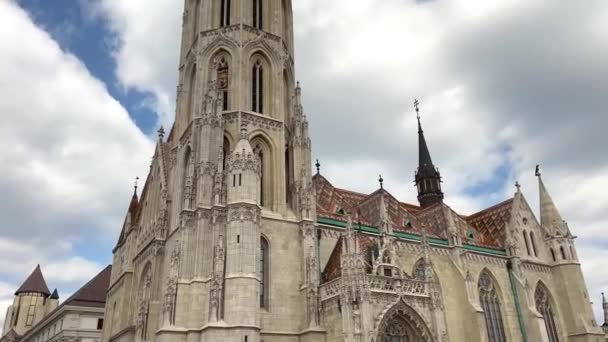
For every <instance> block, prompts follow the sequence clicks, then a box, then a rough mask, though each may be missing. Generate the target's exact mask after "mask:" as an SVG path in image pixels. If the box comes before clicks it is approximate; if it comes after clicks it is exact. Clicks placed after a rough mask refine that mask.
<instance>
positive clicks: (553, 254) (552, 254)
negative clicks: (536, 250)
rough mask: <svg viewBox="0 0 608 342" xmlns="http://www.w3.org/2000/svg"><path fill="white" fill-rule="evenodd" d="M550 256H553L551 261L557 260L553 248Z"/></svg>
mask: <svg viewBox="0 0 608 342" xmlns="http://www.w3.org/2000/svg"><path fill="white" fill-rule="evenodd" d="M551 257H552V258H553V261H557V258H556V257H555V251H554V250H553V248H551Z"/></svg>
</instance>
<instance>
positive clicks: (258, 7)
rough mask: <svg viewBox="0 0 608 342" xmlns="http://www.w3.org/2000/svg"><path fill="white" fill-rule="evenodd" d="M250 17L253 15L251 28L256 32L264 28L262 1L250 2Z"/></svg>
mask: <svg viewBox="0 0 608 342" xmlns="http://www.w3.org/2000/svg"><path fill="white" fill-rule="evenodd" d="M251 3H252V5H253V8H252V12H251V13H252V15H253V18H252V19H253V27H255V28H257V29H258V30H262V29H263V28H264V0H252V1H251Z"/></svg>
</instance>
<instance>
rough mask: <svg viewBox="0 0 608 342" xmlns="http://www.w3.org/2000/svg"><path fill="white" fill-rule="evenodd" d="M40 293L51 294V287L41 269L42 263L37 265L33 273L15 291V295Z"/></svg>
mask: <svg viewBox="0 0 608 342" xmlns="http://www.w3.org/2000/svg"><path fill="white" fill-rule="evenodd" d="M27 292H33V293H40V294H43V295H45V296H47V297H48V296H50V295H51V293H50V292H49V287H48V286H47V285H46V281H45V280H44V277H43V276H42V271H41V270H40V265H38V266H36V268H35V269H34V271H33V272H32V274H30V276H29V277H27V279H26V280H25V281H24V282H23V284H22V285H21V287H19V289H18V290H17V292H15V296H17V295H19V294H21V293H27Z"/></svg>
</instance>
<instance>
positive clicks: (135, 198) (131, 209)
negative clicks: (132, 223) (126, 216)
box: [129, 177, 139, 215]
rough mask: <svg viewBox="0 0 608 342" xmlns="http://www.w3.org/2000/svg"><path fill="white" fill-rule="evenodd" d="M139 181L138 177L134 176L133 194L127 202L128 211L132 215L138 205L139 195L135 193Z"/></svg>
mask: <svg viewBox="0 0 608 342" xmlns="http://www.w3.org/2000/svg"><path fill="white" fill-rule="evenodd" d="M138 183H139V177H135V185H134V186H133V196H132V197H131V203H129V213H130V214H131V215H134V213H135V211H136V210H137V206H138V205H139V197H138V195H137V187H138Z"/></svg>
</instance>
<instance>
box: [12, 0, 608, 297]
mask: <svg viewBox="0 0 608 342" xmlns="http://www.w3.org/2000/svg"><path fill="white" fill-rule="evenodd" d="M182 3H183V2H182V1H177V2H176V1H174V0H155V1H151V0H132V1H121V0H98V1H97V2H96V9H97V10H98V11H99V13H101V14H102V15H103V16H104V18H105V19H106V20H107V22H108V23H109V24H110V26H111V28H112V30H113V31H114V32H115V34H116V37H115V38H116V40H115V42H116V44H115V51H114V52H115V54H114V57H115V59H116V62H117V65H118V69H117V71H116V73H117V76H118V78H119V80H120V82H121V84H122V85H123V86H124V87H125V89H126V90H128V89H136V90H140V91H145V92H150V93H151V94H152V96H153V99H154V103H155V108H156V109H157V111H158V113H159V116H160V121H161V122H162V123H164V124H167V123H169V122H170V121H171V119H172V113H173V97H174V92H175V91H174V89H175V83H176V74H177V72H176V69H177V68H176V66H177V58H178V52H179V40H180V37H181V34H180V28H181V25H180V17H181V13H182V5H183V4H182ZM294 6H295V24H296V27H295V31H296V50H297V52H296V60H297V63H298V64H297V66H298V70H299V72H298V75H299V76H300V77H301V79H302V81H303V86H304V101H305V104H306V109H307V112H308V114H309V118H310V120H311V134H312V137H313V145H314V152H315V155H316V156H317V157H319V158H320V159H321V162H322V164H323V169H322V172H324V173H326V174H327V175H328V178H329V180H330V181H332V182H333V183H335V184H336V185H338V186H343V187H349V188H352V189H353V190H357V191H371V190H373V189H375V188H376V187H377V181H376V179H377V174H379V173H382V174H383V175H384V176H385V179H386V184H387V187H388V188H389V189H390V190H391V191H392V192H393V193H394V194H395V195H396V196H397V197H398V198H402V199H406V200H408V201H412V202H413V201H415V193H414V192H413V188H412V187H411V180H412V178H413V172H414V170H415V167H416V164H417V156H416V154H417V146H416V135H415V130H416V127H415V119H414V118H415V117H414V114H413V111H412V106H411V102H412V101H413V99H414V98H415V97H419V98H421V100H422V114H423V123H424V127H425V131H426V135H427V139H428V141H429V145H430V148H431V153H432V155H433V158H434V161H435V162H436V164H437V165H438V166H439V167H440V168H441V171H442V175H443V177H444V181H445V183H444V187H445V188H444V190H445V193H446V196H447V202H448V204H450V205H452V206H453V207H454V208H455V209H457V210H459V211H461V212H462V213H464V214H467V213H470V212H472V211H474V210H477V209H479V208H481V207H483V206H487V205H489V204H492V203H496V202H499V201H501V200H502V199H504V198H505V197H506V196H510V195H511V194H512V193H513V190H514V189H513V186H512V185H511V184H512V183H513V182H514V181H515V179H518V180H519V181H520V182H521V183H522V185H523V189H524V192H525V193H526V195H527V199H528V200H529V201H530V202H531V205H532V206H534V207H536V206H537V202H538V199H537V197H538V195H537V192H536V183H535V182H536V180H535V178H534V177H533V173H532V170H533V167H534V165H535V164H536V163H542V164H543V165H544V166H545V168H544V169H545V179H546V183H547V185H548V186H549V190H550V191H551V193H552V195H553V197H554V199H555V200H556V202H557V205H558V206H559V207H560V209H561V210H562V214H563V216H564V218H565V219H567V220H568V221H569V222H570V226H571V229H572V230H573V232H574V233H575V234H577V235H579V236H580V241H579V244H578V246H579V254H580V256H581V260H582V262H583V265H584V269H585V272H586V273H585V274H586V276H587V280H588V285H589V287H590V294H591V295H592V296H594V295H595V294H597V293H599V292H601V291H602V290H603V289H604V288H605V286H606V284H605V282H604V281H603V279H606V277H605V275H604V274H603V273H602V272H601V270H599V269H598V268H597V267H595V266H593V265H599V264H600V262H601V261H602V260H603V256H602V253H599V252H598V253H595V252H588V251H594V250H593V248H592V247H589V246H596V247H595V248H596V249H598V250H599V249H600V247H597V246H598V243H599V244H601V243H603V244H604V245H605V244H608V242H607V241H606V239H602V238H601V236H598V234H599V233H600V232H603V230H604V227H605V226H606V225H608V212H607V211H606V209H605V208H607V207H608V203H607V199H606V196H605V195H604V194H603V193H602V191H601V190H600V189H604V188H606V181H605V175H606V172H608V162H607V161H606V160H605V158H602V156H603V153H604V151H603V147H604V146H606V145H608V142H607V141H606V137H605V135H604V130H605V127H606V124H607V122H606V117H605V113H604V112H603V108H604V107H605V106H604V104H603V102H604V101H603V99H604V97H605V94H606V93H608V84H607V80H606V78H605V77H603V76H601V74H600V72H599V71H601V70H608V65H607V64H606V63H607V62H606V61H608V50H606V49H601V48H598V47H601V46H604V45H603V37H605V33H606V32H608V26H607V25H606V23H607V22H608V8H607V6H606V4H605V1H602V0H598V1H588V2H586V4H585V6H579V5H578V4H576V3H573V2H571V1H567V0H558V1H552V2H550V3H548V2H539V1H506V0H491V1H469V0H458V1H449V2H447V1H413V0H411V1H402V0H382V1H378V0H376V1H373V0H361V1H348V0H334V1H324V0H300V1H294ZM143 13H145V15H143ZM572 17H576V18H577V21H576V22H577V25H564V23H566V22H570V21H571V18H572ZM41 131H42V129H41ZM353 145H354V146H355V148H353ZM15 146H16V148H21V147H20V146H19V145H15ZM26 147H27V146H26ZM93 164H94V163H93ZM74 165H76V164H74ZM346 166H348V168H347V167H346ZM502 168H506V171H505V172H506V174H502V173H499V172H498V170H500V169H502ZM36 169H37V170H38V169H39V170H41V171H38V173H42V172H43V171H44V170H45V168H36ZM347 169H348V170H349V172H348V173H347V172H345V171H344V170H347ZM60 171H61V172H57V173H56V174H53V173H52V172H50V173H48V174H51V175H54V176H53V177H56V178H57V179H58V180H61V175H62V174H63V172H62V171H63V170H60ZM44 173H46V172H44ZM55 184H58V183H55ZM64 184H65V185H64V186H61V187H56V188H52V187H51V189H52V190H53V191H55V192H67V193H76V194H78V193H79V188H78V186H76V187H73V186H70V185H69V184H71V182H65V183H64ZM82 184H86V183H85V182H83V183H82ZM484 184H485V185H484ZM488 184H489V185H488ZM479 186H481V187H482V188H484V189H488V188H491V190H485V191H481V193H482V195H472V194H471V193H472V191H471V189H473V188H476V187H479ZM98 205H103V204H102V203H100V204H98ZM593 240H595V244H591V241H593ZM582 249H584V251H583V250H582Z"/></svg>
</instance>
